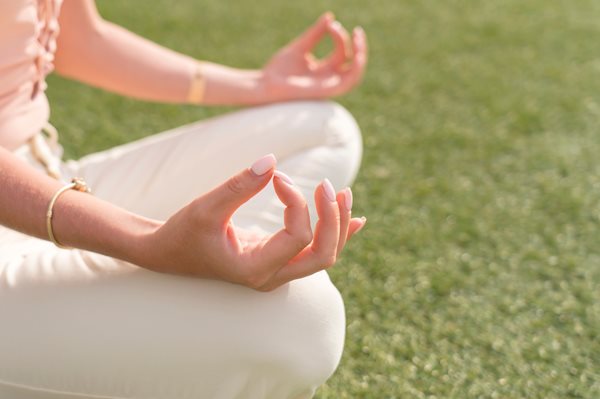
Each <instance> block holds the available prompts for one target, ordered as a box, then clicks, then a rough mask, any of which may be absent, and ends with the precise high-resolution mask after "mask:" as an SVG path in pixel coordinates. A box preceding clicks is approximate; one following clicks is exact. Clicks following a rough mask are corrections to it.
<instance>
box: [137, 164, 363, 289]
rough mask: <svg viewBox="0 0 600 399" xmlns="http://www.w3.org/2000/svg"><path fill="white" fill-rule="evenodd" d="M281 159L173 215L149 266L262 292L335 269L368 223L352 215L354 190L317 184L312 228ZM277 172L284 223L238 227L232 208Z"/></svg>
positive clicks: (154, 240)
mask: <svg viewBox="0 0 600 399" xmlns="http://www.w3.org/2000/svg"><path fill="white" fill-rule="evenodd" d="M275 162H276V161H275V157H273V156H272V155H269V156H266V157H264V158H262V159H260V160H259V161H257V162H256V163H255V164H254V165H253V167H252V168H248V169H246V170H243V171H242V172H240V173H239V174H237V175H236V176H233V177H231V178H230V179H229V180H228V181H226V182H225V183H223V184H221V185H220V186H218V187H217V188H215V189H214V190H212V191H210V192H209V193H207V194H205V195H203V196H201V197H199V198H197V199H196V200H194V201H193V202H191V203H190V204H189V205H187V206H186V207H184V208H183V209H181V210H180V211H179V212H177V213H176V214H175V215H173V216H172V217H171V218H169V220H167V221H166V222H165V223H164V224H163V225H162V226H161V227H160V228H158V229H157V230H156V231H155V233H153V235H152V236H151V237H150V238H149V240H148V241H147V246H146V251H145V252H146V254H147V258H148V259H147V261H146V262H145V263H146V265H147V266H148V267H149V268H151V269H154V270H157V271H161V272H168V273H176V274H184V275H192V276H198V277H203V278H211V279H218V280H224V281H229V282H233V283H236V284H241V285H245V286H248V287H251V288H253V289H256V290H260V291H270V290H273V289H275V288H277V287H279V286H281V285H283V284H285V283H287V282H289V281H291V280H294V279H298V278H302V277H305V276H309V275H311V274H313V273H316V272H318V271H320V270H323V269H326V268H328V267H330V266H332V265H333V264H334V263H335V262H336V260H337V257H338V256H339V254H340V252H341V251H342V249H343V248H344V245H345V244H346V241H347V240H348V239H349V238H350V237H351V236H352V235H353V234H354V233H356V232H357V231H358V230H359V229H360V228H362V226H363V225H364V223H365V219H364V218H352V216H351V214H352V212H351V209H350V208H351V206H352V199H351V193H350V191H349V190H343V191H341V192H339V193H338V194H337V196H336V195H335V193H334V191H333V187H332V186H331V183H329V181H326V180H325V181H323V182H322V183H321V184H319V186H317V188H316V190H315V203H316V208H317V214H318V217H319V220H318V222H317V224H316V228H315V230H314V233H313V231H312V228H311V224H310V217H309V213H308V207H307V204H306V199H305V198H304V197H303V195H302V194H301V192H300V190H299V189H298V188H297V187H295V186H294V185H293V182H291V180H289V178H288V177H287V176H285V175H284V174H281V173H280V172H276V171H275ZM273 175H275V176H274V177H273ZM272 177H273V186H274V188H275V192H276V193H277V196H278V197H279V199H280V200H281V202H282V203H283V204H284V205H285V206H286V208H285V211H284V226H283V228H282V229H281V230H280V231H278V232H276V233H275V234H272V235H262V234H259V233H254V232H249V231H245V230H242V229H239V228H237V227H235V226H234V225H233V224H232V223H231V216H232V215H233V213H234V212H235V211H236V210H237V209H238V208H239V207H240V206H241V205H243V204H244V203H245V202H247V201H248V200H249V199H250V198H252V197H253V196H254V195H256V194H257V193H258V192H260V191H261V190H262V189H263V188H264V187H265V186H266V185H267V184H268V183H269V181H270V180H271V178H272Z"/></svg>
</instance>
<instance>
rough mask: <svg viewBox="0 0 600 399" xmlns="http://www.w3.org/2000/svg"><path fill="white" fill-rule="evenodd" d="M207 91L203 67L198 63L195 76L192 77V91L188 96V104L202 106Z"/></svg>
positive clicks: (190, 90)
mask: <svg viewBox="0 0 600 399" xmlns="http://www.w3.org/2000/svg"><path fill="white" fill-rule="evenodd" d="M205 89H206V80H205V78H204V74H203V73H202V65H201V64H200V63H198V64H197V65H196V70H195V71H194V76H193V77H192V82H191V83H190V89H189V91H188V95H187V101H188V103H190V104H202V100H204V91H205Z"/></svg>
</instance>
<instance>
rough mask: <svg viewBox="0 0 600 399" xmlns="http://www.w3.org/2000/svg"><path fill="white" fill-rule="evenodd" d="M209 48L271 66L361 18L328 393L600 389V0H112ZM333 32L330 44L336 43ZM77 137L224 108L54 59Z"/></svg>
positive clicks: (59, 109) (512, 393)
mask: <svg viewBox="0 0 600 399" xmlns="http://www.w3.org/2000/svg"><path fill="white" fill-rule="evenodd" d="M99 8H100V11H101V13H102V14H103V16H104V17H105V18H106V19H109V20H111V21H114V22H117V23H120V24H122V25H124V26H125V27H127V28H129V29H131V30H133V31H135V32H137V33H139V34H141V35H143V36H146V37H148V38H151V39H153V40H155V41H157V42H159V43H161V44H164V45H166V46H168V47H171V48H174V49H176V50H179V51H182V52H184V53H187V54H190V55H193V56H195V57H197V58H202V59H209V60H212V61H215V62H222V63H225V64H228V65H232V66H238V67H248V68H255V67H260V66H261V65H262V64H263V63H264V62H265V61H266V60H267V59H268V58H269V56H270V55H271V54H272V53H273V52H274V51H275V50H276V49H278V48H279V47H281V46H282V45H284V44H285V43H287V42H288V40H289V39H291V38H292V37H294V36H296V35H297V34H298V33H299V32H301V31H302V30H304V28H305V27H306V26H308V25H309V24H311V23H312V21H313V20H314V19H315V18H316V17H317V16H318V15H319V14H320V13H321V12H323V11H325V10H333V11H334V12H335V13H336V16H337V17H338V19H339V20H341V21H342V22H343V23H344V24H345V25H346V26H348V27H351V26H354V25H362V26H363V27H364V28H365V30H366V32H367V34H368V36H369V43H370V49H371V51H370V63H369V70H368V73H367V76H366V78H365V81H364V84H363V85H362V86H361V87H360V88H359V89H358V90H355V91H354V92H353V93H352V94H350V95H347V96H345V97H343V98H340V99H339V101H340V102H341V103H342V104H344V105H345V106H346V107H347V108H348V109H349V110H350V111H351V112H352V113H353V114H354V115H355V116H356V118H357V120H358V122H359V124H360V125H361V127H362V130H363V133H364V142H365V156H364V163H363V167H362V169H361V172H360V175H359V177H358V180H357V182H356V185H355V186H354V193H355V198H356V200H355V204H356V205H355V210H356V211H355V212H356V214H359V215H360V214H365V215H367V216H368V218H369V223H368V226H367V228H366V229H365V230H364V233H363V234H361V235H360V237H357V238H356V239H355V240H353V243H352V245H350V247H349V248H348V250H347V252H346V254H345V256H344V259H343V260H342V261H340V262H339V263H338V264H337V265H336V267H335V268H333V269H332V270H331V276H332V279H333V280H334V282H335V283H336V285H337V286H338V288H339V289H340V291H341V292H342V294H343V295H344V298H345V301H346V308H347V321H348V329H347V343H346V351H345V353H344V357H343V360H342V363H341V366H340V368H339V369H338V371H337V372H336V374H335V375H334V377H333V378H332V379H331V380H329V382H328V383H327V385H326V386H324V387H323V388H322V389H321V390H320V391H319V393H318V396H317V397H318V398H320V399H324V398H378V399H379V398H430V399H433V398H598V397H600V338H599V333H600V245H599V240H600V234H599V232H600V205H599V204H600V162H599V161H598V158H599V154H600V132H599V126H600V123H599V119H600V40H599V38H600V22H599V21H600V2H598V1H593V0H577V1H566V0H564V1H558V0H502V1H500V0H498V1H476V0H447V1H436V0H372V1H368V2H367V1H358V0H327V1H316V0H304V1H298V2H291V1H290V2H287V1H276V0H257V1H255V2H248V1H241V0H235V1H228V2H223V1H218V0H203V1H197V2H194V1H191V0H188V1H167V0H161V1H142V0H136V1H132V0H130V1H117V0H103V1H101V2H99ZM325 50H326V48H321V50H320V51H321V52H322V51H325ZM49 85H50V88H49V96H50V99H51V101H52V103H53V116H52V122H53V123H54V124H55V125H56V126H57V127H58V128H59V130H60V131H61V132H62V134H63V142H64V143H65V144H66V150H67V155H69V156H78V155H83V154H85V153H87V152H90V151H96V150H100V149H104V148H107V147H111V146H114V145H116V144H120V143H123V142H126V141H130V140H133V139H136V138H139V137H143V136H146V135H148V134H151V133H154V132H159V131H162V130H165V129H168V128H171V127H174V126H177V125H181V124H184V123H187V122H190V121H194V120H197V119H200V118H205V117H208V116H212V115H215V114H218V113H222V112H224V111H225V110H226V109H224V108H211V109H207V108H199V107H192V106H165V105H156V104H148V103H141V102H137V101H133V100H128V99H123V98H119V97H117V96H114V95H110V94H107V93H104V92H101V91H98V90H95V89H90V88H86V87H84V86H82V85H79V84H76V83H72V82H68V81H65V80H62V79H60V78H58V77H55V76H54V77H51V78H50V82H49Z"/></svg>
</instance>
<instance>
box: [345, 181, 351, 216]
mask: <svg viewBox="0 0 600 399" xmlns="http://www.w3.org/2000/svg"><path fill="white" fill-rule="evenodd" d="M344 203H345V204H346V210H348V211H350V210H352V190H350V187H346V189H344Z"/></svg>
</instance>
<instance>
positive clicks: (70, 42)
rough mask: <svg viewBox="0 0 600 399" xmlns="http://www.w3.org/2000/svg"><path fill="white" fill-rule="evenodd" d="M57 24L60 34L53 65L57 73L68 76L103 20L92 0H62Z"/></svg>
mask: <svg viewBox="0 0 600 399" xmlns="http://www.w3.org/2000/svg"><path fill="white" fill-rule="evenodd" d="M58 22H59V26H60V33H59V35H58V38H57V49H56V59H55V62H54V65H55V67H56V71H57V72H58V73H67V74H68V72H69V70H70V69H71V68H73V67H74V63H76V62H77V59H78V58H80V57H81V56H82V51H83V50H84V49H85V48H87V47H89V46H90V45H91V44H92V43H93V40H94V38H95V37H96V36H98V35H99V30H100V27H101V25H102V22H103V20H102V17H101V16H100V14H99V13H98V9H97V8H96V2H95V1H94V0H64V2H63V4H62V7H61V11H60V16H59V19H58Z"/></svg>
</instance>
